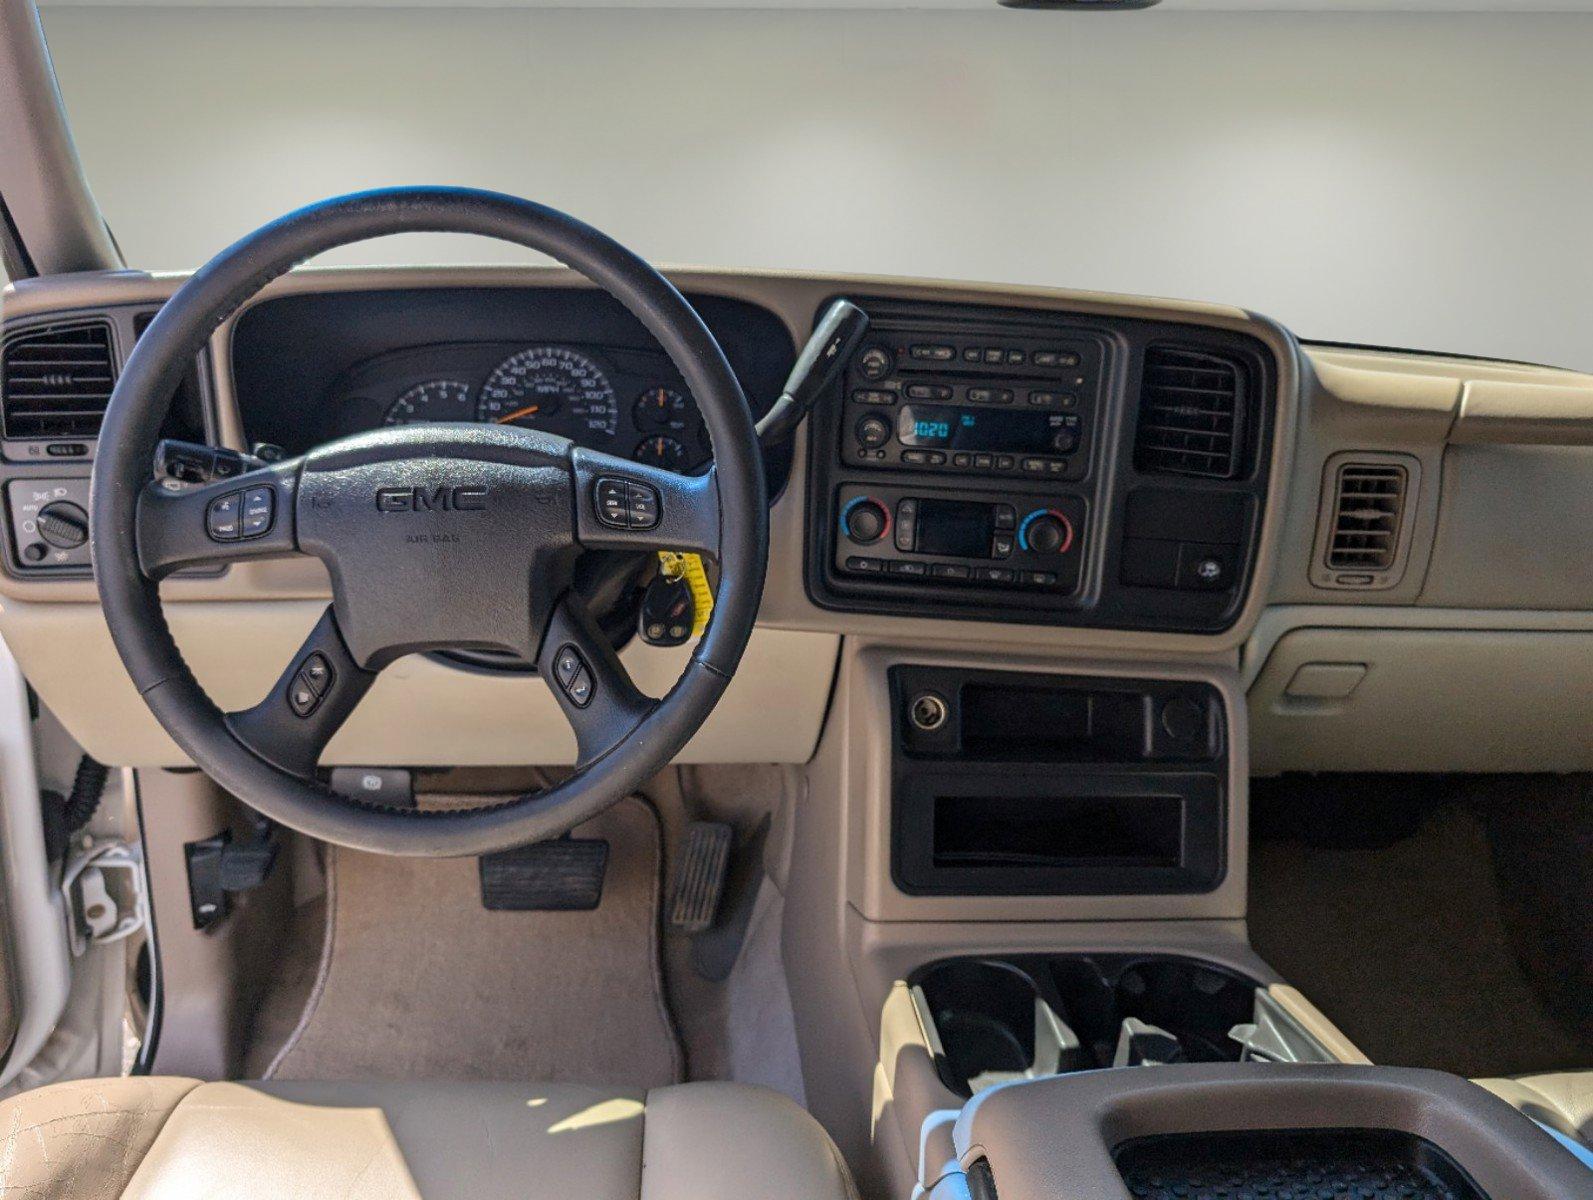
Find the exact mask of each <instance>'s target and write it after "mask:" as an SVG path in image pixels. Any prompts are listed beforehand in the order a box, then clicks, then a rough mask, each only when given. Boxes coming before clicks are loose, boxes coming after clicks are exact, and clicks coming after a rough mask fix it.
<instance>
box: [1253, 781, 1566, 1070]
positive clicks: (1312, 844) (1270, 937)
mask: <svg viewBox="0 0 1593 1200" xmlns="http://www.w3.org/2000/svg"><path fill="white" fill-rule="evenodd" d="M1471 786H1472V785H1469V784H1467V783H1465V782H1463V781H1459V780H1454V781H1438V780H1427V781H1421V780H1416V779H1409V780H1407V779H1397V778H1380V779H1367V778H1365V777H1351V776H1345V777H1334V778H1298V777H1297V778H1290V777H1285V778H1283V779H1281V780H1257V781H1255V787H1254V789H1253V793H1252V830H1253V835H1254V836H1253V843H1252V849H1251V858H1250V916H1249V925H1250V937H1251V942H1252V944H1253V945H1254V946H1255V948H1256V950H1257V952H1258V953H1259V954H1260V955H1261V956H1262V957H1263V958H1264V959H1266V961H1267V962H1268V963H1269V964H1271V965H1272V966H1273V967H1274V968H1275V969H1276V970H1277V971H1278V972H1279V973H1280V974H1281V975H1282V976H1283V977H1284V979H1285V980H1287V981H1288V982H1289V983H1291V984H1294V985H1295V986H1296V987H1298V988H1300V989H1301V991H1303V992H1304V993H1305V994H1306V995H1307V996H1308V997H1309V998H1310V999H1311V1001H1312V1002H1313V1003H1314V1004H1316V1005H1317V1007H1319V1008H1320V1009H1322V1011H1323V1012H1325V1013H1326V1014H1327V1015H1328V1016H1329V1017H1330V1018H1331V1019H1332V1020H1333V1021H1334V1022H1336V1023H1337V1024H1338V1025H1339V1026H1340V1027H1341V1028H1342V1029H1343V1030H1344V1032H1345V1033H1346V1034H1347V1035H1348V1036H1349V1037H1350V1039H1351V1040H1352V1041H1354V1042H1355V1043H1356V1044H1357V1045H1359V1046H1360V1048H1361V1049H1362V1050H1364V1051H1365V1052H1366V1053H1367V1054H1368V1055H1369V1056H1370V1057H1371V1058H1372V1060H1373V1061H1374V1062H1378V1063H1385V1064H1390V1065H1398V1066H1419V1067H1435V1068H1438V1069H1440V1070H1446V1071H1452V1072H1454V1073H1456V1074H1459V1075H1465V1076H1469V1077H1473V1078H1475V1077H1481V1076H1494V1075H1507V1074H1517V1073H1522V1072H1528V1071H1539V1070H1549V1069H1567V1068H1572V1067H1587V1066H1593V1045H1590V1044H1589V1042H1588V1040H1587V1039H1586V1038H1585V1037H1582V1036H1579V1035H1578V1033H1577V1032H1576V1031H1574V1030H1573V1029H1571V1028H1569V1027H1568V1026H1567V1025H1566V1024H1565V1023H1563V1022H1561V1021H1557V1020H1556V1019H1555V1018H1554V1017H1553V1016H1551V1015H1550V1013H1549V1012H1548V1011H1547V1009H1546V1006H1545V1005H1544V1003H1543V1002H1542V999H1541V997H1540V995H1539V994H1538V993H1536V992H1534V990H1533V988H1532V987H1531V986H1530V984H1529V981H1528V976H1527V973H1526V972H1525V971H1524V970H1523V968H1522V965H1521V962H1520V961H1519V959H1518V954H1517V950H1518V947H1517V946H1516V945H1514V944H1513V943H1512V940H1511V937H1510V934H1509V930H1508V928H1507V921H1506V910H1505V907H1504V902H1503V899H1502V894H1501V889H1500V885H1499V881H1498V877H1497V875H1496V873H1495V870H1494V865H1493V860H1492V857H1491V852H1490V846H1489V841H1488V836H1487V828H1486V824H1485V816H1486V815H1487V814H1486V811H1485V810H1484V809H1483V808H1482V807H1481V806H1479V805H1475V804H1472V803H1470V802H1469V800H1470V799H1471V798H1470V797H1468V795H1467V790H1468V788H1469V787H1471ZM1519 786H1520V787H1521V788H1522V789H1524V790H1523V791H1520V792H1517V794H1515V795H1513V796H1512V797H1510V799H1512V800H1513V801H1514V803H1516V804H1518V805H1530V804H1531V803H1532V802H1533V799H1534V797H1533V795H1532V792H1531V790H1530V785H1529V784H1526V783H1522V784H1520V785H1519ZM1564 882H1565V885H1566V886H1571V885H1572V884H1571V881H1570V880H1569V879H1566V880H1565V881H1564ZM1566 965H1567V966H1569V964H1566Z"/></svg>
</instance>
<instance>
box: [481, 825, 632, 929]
mask: <svg viewBox="0 0 1593 1200" xmlns="http://www.w3.org/2000/svg"><path fill="white" fill-rule="evenodd" d="M477 862H479V863H480V864H481V906H482V907H483V908H485V909H489V910H493V911H497V912H587V911H590V910H591V909H594V908H596V907H597V906H598V904H599V903H600V902H601V901H602V899H603V876H604V875H605V874H606V873H607V871H608V842H607V841H605V840H603V839H602V838H570V837H564V838H556V839H555V840H553V841H551V842H537V843H535V844H533V845H530V846H521V847H519V848H517V849H514V850H504V851H501V852H499V853H497V854H484V855H482V856H481V857H480V858H479V859H477Z"/></svg>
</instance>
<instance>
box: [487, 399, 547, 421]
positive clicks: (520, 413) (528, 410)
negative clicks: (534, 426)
mask: <svg viewBox="0 0 1593 1200" xmlns="http://www.w3.org/2000/svg"><path fill="white" fill-rule="evenodd" d="M541 409H542V406H541V405H540V404H527V405H526V406H525V407H524V408H517V409H515V410H514V412H512V413H510V414H509V415H508V416H506V417H499V418H498V419H497V421H496V422H495V423H496V424H498V425H507V424H508V423H509V422H510V421H518V420H519V419H520V418H521V417H529V416H533V415H534V414H536V413H538V412H540V411H541Z"/></svg>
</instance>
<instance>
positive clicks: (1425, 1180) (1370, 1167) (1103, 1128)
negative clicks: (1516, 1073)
mask: <svg viewBox="0 0 1593 1200" xmlns="http://www.w3.org/2000/svg"><path fill="white" fill-rule="evenodd" d="M953 1141H954V1144H955V1153H956V1157H955V1160H954V1161H952V1162H949V1163H946V1165H945V1168H943V1169H939V1170H937V1171H934V1172H932V1173H934V1174H937V1175H938V1178H933V1179H928V1178H926V1179H925V1180H923V1181H922V1182H923V1184H924V1187H925V1189H926V1192H927V1195H928V1197H929V1200H997V1198H998V1197H999V1200H1132V1198H1136V1197H1146V1198H1149V1200H1156V1198H1159V1197H1162V1196H1168V1197H1173V1196H1177V1197H1185V1198H1190V1200H1193V1198H1195V1197H1200V1196H1207V1195H1211V1196H1219V1195H1220V1196H1223V1197H1225V1198H1233V1197H1238V1196H1249V1197H1253V1198H1254V1200H1271V1198H1273V1197H1279V1198H1281V1197H1291V1198H1299V1197H1317V1196H1323V1197H1330V1198H1333V1200H1338V1197H1341V1196H1342V1197H1357V1198H1366V1200H1382V1198H1383V1197H1385V1196H1386V1197H1390V1198H1393V1197H1398V1198H1400V1200H1573V1198H1578V1197H1586V1196H1588V1195H1589V1194H1590V1193H1593V1175H1590V1173H1589V1171H1588V1169H1587V1167H1586V1166H1584V1165H1583V1164H1581V1163H1580V1162H1578V1161H1577V1160H1576V1159H1575V1158H1574V1157H1573V1156H1572V1155H1571V1154H1569V1153H1567V1151H1566V1150H1565V1149H1564V1148H1563V1147H1561V1146H1560V1145H1559V1144H1558V1143H1556V1142H1555V1141H1554V1140H1553V1139H1552V1138H1551V1137H1550V1136H1549V1135H1548V1134H1547V1133H1545V1132H1544V1131H1543V1130H1542V1129H1540V1128H1539V1127H1538V1126H1536V1125H1535V1124H1533V1122H1532V1121H1530V1120H1529V1119H1527V1118H1526V1117H1524V1116H1522V1115H1521V1114H1520V1113H1519V1112H1517V1111H1516V1110H1515V1109H1514V1108H1513V1107H1511V1106H1510V1105H1509V1104H1507V1103H1505V1102H1504V1101H1502V1100H1500V1099H1499V1098H1497V1097H1496V1096H1493V1095H1492V1094H1490V1093H1488V1092H1486V1091H1484V1090H1483V1089H1482V1088H1480V1087H1477V1086H1476V1085H1475V1084H1472V1083H1468V1082H1467V1081H1466V1080H1463V1079H1460V1078H1457V1077H1455V1076H1452V1075H1446V1074H1443V1073H1441V1072H1437V1071H1424V1070H1412V1069H1407V1068H1399V1067H1360V1066H1338V1065H1334V1066H1303V1065H1290V1066H1279V1065H1260V1064H1199V1065H1188V1066H1163V1067H1157V1068H1154V1069H1149V1070H1125V1071H1092V1072H1086V1073H1082V1074H1077V1075H1065V1076H1057V1077H1052V1078H1047V1079H1040V1080H1036V1081H1034V1082H1029V1083H1019V1084H1013V1085H1009V1086H1005V1087H997V1088H993V1089H991V1090H989V1091H986V1092H983V1093H981V1094H980V1095H978V1096H977V1097H975V1098H974V1099H973V1100H972V1101H970V1102H969V1103H968V1104H967V1105H966V1106H965V1107H964V1108H963V1110H962V1113H961V1115H960V1116H959V1117H958V1118H957V1122H956V1125H955V1127H954V1130H953ZM930 1161H933V1159H932V1158H931V1159H930Z"/></svg>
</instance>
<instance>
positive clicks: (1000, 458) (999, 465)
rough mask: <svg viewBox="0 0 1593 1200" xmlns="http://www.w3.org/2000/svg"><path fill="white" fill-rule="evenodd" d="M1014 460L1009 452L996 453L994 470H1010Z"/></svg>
mask: <svg viewBox="0 0 1593 1200" xmlns="http://www.w3.org/2000/svg"><path fill="white" fill-rule="evenodd" d="M1015 461H1016V460H1015V459H1014V458H1013V457H1012V455H1010V454H998V455H996V470H998V471H1010V470H1012V468H1013V464H1014V463H1015Z"/></svg>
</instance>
